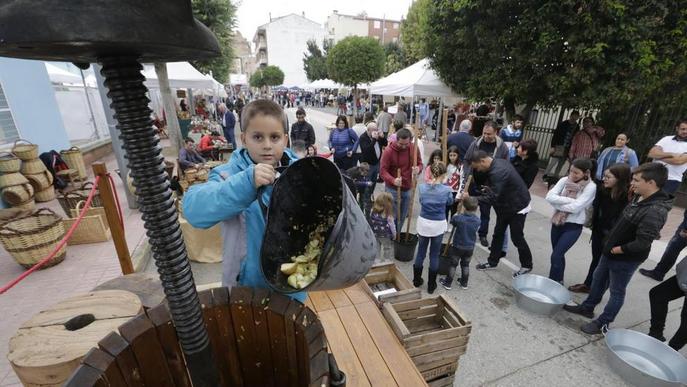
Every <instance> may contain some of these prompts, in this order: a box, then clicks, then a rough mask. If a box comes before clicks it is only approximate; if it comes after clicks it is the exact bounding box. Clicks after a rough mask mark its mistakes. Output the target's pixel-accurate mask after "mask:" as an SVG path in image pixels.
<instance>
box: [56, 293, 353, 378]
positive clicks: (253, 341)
mask: <svg viewBox="0 0 687 387" xmlns="http://www.w3.org/2000/svg"><path fill="white" fill-rule="evenodd" d="M199 298H200V301H201V303H202V306H203V318H204V320H205V325H206V327H207V329H208V333H209V336H210V344H211V346H212V351H213V353H214V357H215V362H216V366H217V369H218V372H219V377H220V383H219V384H218V385H220V386H317V387H320V386H329V363H328V356H329V354H328V351H327V340H326V337H325V335H324V329H323V327H322V324H321V323H320V321H319V319H318V318H317V316H316V315H315V314H314V313H313V312H312V311H311V310H310V309H309V308H307V307H305V306H304V305H303V304H301V303H299V302H297V301H293V300H291V299H289V298H287V297H285V296H282V295H278V294H272V293H270V292H268V291H267V290H264V289H251V288H244V287H235V288H233V289H232V290H231V295H230V294H229V290H228V289H227V288H215V289H210V290H205V291H202V292H200V293H199ZM344 372H345V370H344ZM144 385H145V386H179V387H190V386H191V381H190V378H189V376H188V372H187V369H186V363H185V360H184V356H183V353H182V350H181V348H180V346H179V342H178V338H177V335H176V331H175V329H174V326H173V323H172V320H171V317H170V313H169V309H168V307H167V304H166V303H162V304H160V305H159V306H156V307H154V308H152V309H149V310H147V311H146V312H145V314H140V315H138V316H137V317H135V318H133V319H132V320H130V321H129V322H127V323H125V324H124V325H122V326H120V327H119V332H113V333H110V334H109V335H108V336H106V337H105V338H104V339H103V340H101V341H100V342H99V343H98V348H93V349H91V351H90V352H89V353H88V354H87V355H86V357H85V358H84V359H83V361H82V363H81V365H80V366H79V368H77V369H76V371H75V372H74V373H73V374H72V376H71V377H70V379H69V380H68V381H67V382H66V383H65V386H68V387H76V386H78V387H82V386H144Z"/></svg>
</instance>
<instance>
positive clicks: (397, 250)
mask: <svg viewBox="0 0 687 387" xmlns="http://www.w3.org/2000/svg"><path fill="white" fill-rule="evenodd" d="M406 236H408V233H405V232H402V233H401V237H400V238H399V240H394V258H396V259H397V260H399V261H401V262H409V261H412V260H413V259H415V248H416V247H417V241H418V238H417V235H415V234H410V236H408V242H406Z"/></svg>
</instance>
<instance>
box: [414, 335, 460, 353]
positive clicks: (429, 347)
mask: <svg viewBox="0 0 687 387" xmlns="http://www.w3.org/2000/svg"><path fill="white" fill-rule="evenodd" d="M467 343H468V337H467V336H459V337H455V338H451V339H448V340H443V341H435V342H432V343H429V344H422V345H418V346H415V347H406V352H408V356H410V357H415V356H418V355H424V354H427V353H430V352H435V351H441V350H444V349H448V348H453V347H460V346H463V345H467Z"/></svg>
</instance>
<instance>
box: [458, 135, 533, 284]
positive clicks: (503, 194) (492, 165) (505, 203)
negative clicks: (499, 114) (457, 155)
mask: <svg viewBox="0 0 687 387" xmlns="http://www.w3.org/2000/svg"><path fill="white" fill-rule="evenodd" d="M485 129H486V126H485ZM467 162H469V163H470V165H471V167H472V169H474V170H475V171H479V172H482V173H484V174H485V175H486V185H485V186H483V187H482V189H481V191H480V192H479V194H478V195H470V194H469V193H468V192H465V193H464V194H463V197H464V198H468V197H470V196H477V200H478V201H479V202H480V204H481V203H486V204H489V205H491V206H493V207H494V211H496V226H495V227H494V237H493V239H492V241H491V249H490V251H489V260H488V261H487V262H486V263H481V264H479V265H477V270H487V269H493V268H495V267H496V266H497V265H498V264H499V260H500V259H501V254H502V253H501V250H502V247H503V239H504V237H505V233H506V228H507V227H510V234H511V238H512V239H513V244H514V245H515V246H516V247H517V248H518V255H519V258H520V266H521V267H520V270H518V271H517V272H515V273H514V274H513V277H516V276H518V275H521V274H526V273H529V272H530V271H532V252H531V251H530V247H529V245H528V244H527V241H526V240H525V233H524V229H525V218H526V217H527V213H528V212H530V210H531V207H530V200H531V198H530V192H529V190H528V189H527V186H526V185H525V182H524V181H523V180H522V178H521V177H520V175H519V174H518V172H517V171H516V170H515V168H513V166H512V165H511V163H510V162H509V161H508V160H505V159H503V158H497V159H494V158H493V157H492V156H491V155H490V154H489V153H487V152H485V151H483V150H477V151H475V152H473V153H471V154H470V156H469V157H468V158H467Z"/></svg>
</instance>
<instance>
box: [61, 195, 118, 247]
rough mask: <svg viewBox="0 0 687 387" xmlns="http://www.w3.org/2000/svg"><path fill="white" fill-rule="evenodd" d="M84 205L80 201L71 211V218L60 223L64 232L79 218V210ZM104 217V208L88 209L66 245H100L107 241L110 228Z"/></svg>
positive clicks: (83, 202)
mask: <svg viewBox="0 0 687 387" xmlns="http://www.w3.org/2000/svg"><path fill="white" fill-rule="evenodd" d="M85 203H86V202H85V201H80V202H79V203H78V204H77V205H76V208H75V209H73V210H71V213H72V218H70V219H65V220H63V221H62V223H63V224H64V228H65V230H69V229H70V228H71V227H72V225H73V224H74V222H76V218H78V217H79V213H80V212H81V208H82V207H83V205H84V204H85ZM105 216H106V215H105V209H104V208H102V207H96V208H93V207H91V208H89V209H88V211H86V214H85V215H84V217H83V219H81V223H79V225H78V226H77V227H76V229H75V230H74V233H73V234H72V236H71V238H69V241H67V244H68V245H81V244H84V243H100V242H105V241H107V240H109V239H110V227H109V225H108V224H107V220H106V218H105Z"/></svg>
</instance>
